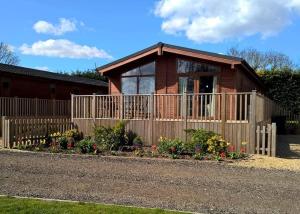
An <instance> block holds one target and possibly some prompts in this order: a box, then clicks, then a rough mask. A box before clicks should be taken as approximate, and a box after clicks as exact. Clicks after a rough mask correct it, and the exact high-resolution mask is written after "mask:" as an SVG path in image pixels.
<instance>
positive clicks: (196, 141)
mask: <svg viewBox="0 0 300 214" xmlns="http://www.w3.org/2000/svg"><path fill="white" fill-rule="evenodd" d="M186 132H187V134H188V135H189V136H190V140H189V141H188V142H186V143H185V150H186V152H187V153H189V154H195V153H207V148H208V144H207V141H208V140H209V139H210V138H211V137H213V136H215V135H216V134H215V133H214V132H212V131H206V130H204V129H188V130H186Z"/></svg>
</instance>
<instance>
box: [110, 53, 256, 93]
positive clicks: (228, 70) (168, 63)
mask: <svg viewBox="0 0 300 214" xmlns="http://www.w3.org/2000/svg"><path fill="white" fill-rule="evenodd" d="M177 58H181V59H186V60H193V61H198V62H204V63H209V64H213V65H217V66H220V67H221V72H220V73H217V74H216V75H217V91H216V92H218V93H221V92H239V91H240V92H241V91H243V92H245V91H252V90H254V89H256V90H258V91H261V87H260V86H259V84H258V83H257V81H256V80H254V79H253V78H252V77H250V75H246V74H245V72H248V71H244V70H242V69H243V68H232V67H231V66H232V65H229V64H222V63H218V62H213V61H207V60H203V59H196V58H192V57H187V56H181V55H176V54H170V53H164V54H163V55H161V56H152V58H147V59H145V60H140V61H139V62H138V63H137V62H135V64H134V66H139V65H143V64H145V63H146V62H149V61H151V60H152V61H153V60H155V61H156V76H155V93H157V94H165V93H167V94H176V93H178V80H179V75H178V74H177V70H176V67H177V66H176V60H177ZM127 68H133V65H126V67H124V68H118V70H115V71H114V72H111V73H112V74H109V75H108V78H109V79H110V84H109V87H110V90H109V91H110V94H119V93H121V80H120V75H121V72H122V71H124V72H126V71H127V70H128V69H127ZM201 75H202V74H201ZM203 75H208V74H207V73H203Z"/></svg>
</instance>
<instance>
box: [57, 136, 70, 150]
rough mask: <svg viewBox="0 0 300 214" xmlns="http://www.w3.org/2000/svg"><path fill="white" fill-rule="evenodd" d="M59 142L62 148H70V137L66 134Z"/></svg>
mask: <svg viewBox="0 0 300 214" xmlns="http://www.w3.org/2000/svg"><path fill="white" fill-rule="evenodd" d="M58 143H59V145H60V148H62V149H67V148H68V139H67V138H66V137H65V136H62V137H59V138H58Z"/></svg>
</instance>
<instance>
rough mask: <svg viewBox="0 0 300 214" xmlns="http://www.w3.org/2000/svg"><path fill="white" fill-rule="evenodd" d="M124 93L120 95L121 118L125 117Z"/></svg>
mask: <svg viewBox="0 0 300 214" xmlns="http://www.w3.org/2000/svg"><path fill="white" fill-rule="evenodd" d="M123 111H124V94H123V93H121V95H120V119H121V120H123V119H124V112H123Z"/></svg>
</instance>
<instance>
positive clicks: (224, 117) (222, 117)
mask: <svg viewBox="0 0 300 214" xmlns="http://www.w3.org/2000/svg"><path fill="white" fill-rule="evenodd" d="M221 96H222V97H221V102H222V103H221V120H222V124H221V130H222V137H223V138H225V125H226V93H225V92H222V95H221Z"/></svg>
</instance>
